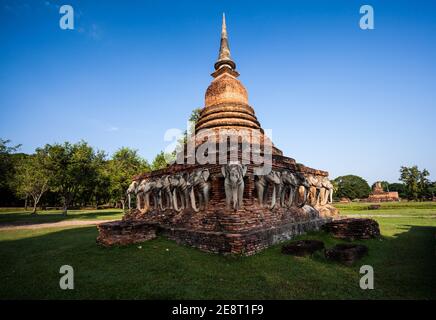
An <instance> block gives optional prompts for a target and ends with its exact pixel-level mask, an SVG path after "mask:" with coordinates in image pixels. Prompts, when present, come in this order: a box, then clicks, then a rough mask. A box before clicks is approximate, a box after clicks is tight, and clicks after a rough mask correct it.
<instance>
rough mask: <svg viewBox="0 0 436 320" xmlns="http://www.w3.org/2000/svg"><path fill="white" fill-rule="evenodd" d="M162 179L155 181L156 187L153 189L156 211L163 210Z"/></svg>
mask: <svg viewBox="0 0 436 320" xmlns="http://www.w3.org/2000/svg"><path fill="white" fill-rule="evenodd" d="M162 188H163V184H162V179H161V178H155V179H154V186H153V188H152V194H153V202H154V209H155V210H162V211H163V206H162Z"/></svg>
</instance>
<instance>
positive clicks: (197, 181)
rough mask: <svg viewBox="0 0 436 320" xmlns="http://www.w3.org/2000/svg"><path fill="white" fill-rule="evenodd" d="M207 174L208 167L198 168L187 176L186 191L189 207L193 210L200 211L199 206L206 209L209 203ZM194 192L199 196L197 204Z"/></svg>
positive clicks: (208, 174)
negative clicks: (189, 201) (189, 200)
mask: <svg viewBox="0 0 436 320" xmlns="http://www.w3.org/2000/svg"><path fill="white" fill-rule="evenodd" d="M209 176H210V173H209V170H208V169H200V170H197V171H194V172H192V173H191V174H190V175H189V177H188V192H189V197H190V199H191V207H192V209H193V210H194V211H195V212H198V211H200V208H204V209H206V207H207V204H208V203H209V191H210V183H209V182H208V179H209ZM196 194H197V195H198V198H199V202H198V206H197V202H196V200H195V195H196Z"/></svg>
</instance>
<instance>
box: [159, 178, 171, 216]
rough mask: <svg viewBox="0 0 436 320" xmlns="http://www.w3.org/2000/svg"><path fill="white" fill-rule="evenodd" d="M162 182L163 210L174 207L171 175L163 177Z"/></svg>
mask: <svg viewBox="0 0 436 320" xmlns="http://www.w3.org/2000/svg"><path fill="white" fill-rule="evenodd" d="M161 182H162V199H161V201H162V207H163V210H166V209H173V208H174V206H173V195H172V192H171V180H170V176H169V175H165V176H163V177H162V178H161Z"/></svg>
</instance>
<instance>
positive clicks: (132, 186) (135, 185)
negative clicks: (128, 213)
mask: <svg viewBox="0 0 436 320" xmlns="http://www.w3.org/2000/svg"><path fill="white" fill-rule="evenodd" d="M138 186H139V183H138V181H133V182H132V183H131V184H130V185H129V188H128V189H127V192H126V193H127V198H128V201H129V210H130V209H132V205H131V203H132V202H131V195H132V194H135V195H136V194H137V189H138ZM137 206H138V204H137Z"/></svg>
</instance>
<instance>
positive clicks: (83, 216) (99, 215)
mask: <svg viewBox="0 0 436 320" xmlns="http://www.w3.org/2000/svg"><path fill="white" fill-rule="evenodd" d="M37 213H38V214H37V215H31V211H25V210H24V209H23V208H0V226H1V225H5V224H40V223H49V222H59V221H65V220H112V219H121V217H122V216H123V213H122V210H120V209H104V210H68V213H67V215H66V216H65V215H63V214H62V211H60V210H42V211H38V212H37Z"/></svg>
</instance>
